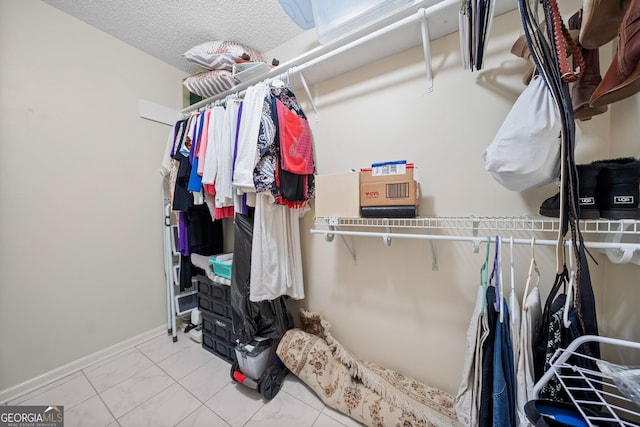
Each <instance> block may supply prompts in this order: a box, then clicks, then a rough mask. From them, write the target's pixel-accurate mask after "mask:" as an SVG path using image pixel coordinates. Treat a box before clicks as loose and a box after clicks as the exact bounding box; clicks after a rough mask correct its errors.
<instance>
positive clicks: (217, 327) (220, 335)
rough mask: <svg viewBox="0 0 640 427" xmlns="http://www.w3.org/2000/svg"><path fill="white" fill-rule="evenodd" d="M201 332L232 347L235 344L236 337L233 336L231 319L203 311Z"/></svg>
mask: <svg viewBox="0 0 640 427" xmlns="http://www.w3.org/2000/svg"><path fill="white" fill-rule="evenodd" d="M202 332H203V333H206V334H208V335H209V336H211V337H213V338H215V339H217V340H220V341H224V342H225V343H227V344H230V345H233V346H235V344H236V336H235V335H234V334H233V328H232V325H231V319H225V318H222V317H218V316H215V315H212V314H209V313H207V312H206V311H203V312H202Z"/></svg>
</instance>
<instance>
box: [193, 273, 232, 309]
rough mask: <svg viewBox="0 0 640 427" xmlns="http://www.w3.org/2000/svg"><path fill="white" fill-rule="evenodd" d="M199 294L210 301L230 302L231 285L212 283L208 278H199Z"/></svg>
mask: <svg viewBox="0 0 640 427" xmlns="http://www.w3.org/2000/svg"><path fill="white" fill-rule="evenodd" d="M198 285H199V286H198V290H199V294H200V295H202V296H205V297H207V298H209V299H213V300H218V301H222V302H226V303H228V302H230V300H231V299H230V295H229V285H224V284H221V283H216V282H212V281H211V280H209V279H208V278H206V277H203V276H198Z"/></svg>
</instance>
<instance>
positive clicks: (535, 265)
mask: <svg viewBox="0 0 640 427" xmlns="http://www.w3.org/2000/svg"><path fill="white" fill-rule="evenodd" d="M535 244H536V238H535V237H532V238H531V262H530V263H529V274H528V275H527V284H526V285H525V287H524V294H523V295H522V308H523V309H526V304H525V302H526V301H527V296H528V294H529V285H530V284H531V275H532V274H533V272H534V271H535V272H536V275H537V278H536V285H535V287H536V288H537V287H538V286H539V285H540V269H539V268H538V262H537V261H536V251H535Z"/></svg>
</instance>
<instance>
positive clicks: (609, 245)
mask: <svg viewBox="0 0 640 427" xmlns="http://www.w3.org/2000/svg"><path fill="white" fill-rule="evenodd" d="M310 231H311V234H324V235H325V237H329V236H333V235H337V236H360V237H381V238H383V239H385V240H388V239H393V238H399V239H422V240H448V241H458V242H472V243H474V244H480V243H486V242H487V237H489V238H490V241H491V243H495V240H496V239H495V235H494V236H491V235H488V236H486V237H479V236H447V235H440V234H405V233H385V232H375V231H347V230H316V229H311V230H310ZM501 238H502V241H503V243H511V237H504V236H501ZM531 241H532V239H522V238H514V239H513V243H514V244H518V245H530V244H531ZM533 243H534V244H535V245H541V246H556V245H557V244H558V242H557V240H544V239H533ZM564 243H565V245H569V244H570V243H571V240H565V242H564ZM584 246H585V247H586V248H594V249H619V250H622V251H634V250H640V243H622V242H620V243H613V242H590V241H586V242H584Z"/></svg>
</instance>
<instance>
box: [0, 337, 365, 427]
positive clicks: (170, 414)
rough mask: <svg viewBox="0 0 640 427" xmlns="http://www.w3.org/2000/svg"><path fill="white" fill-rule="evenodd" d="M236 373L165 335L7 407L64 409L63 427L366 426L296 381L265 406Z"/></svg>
mask: <svg viewBox="0 0 640 427" xmlns="http://www.w3.org/2000/svg"><path fill="white" fill-rule="evenodd" d="M230 367H231V365H230V364H229V363H228V362H226V361H224V360H222V359H220V358H218V357H217V356H215V355H213V354H212V353H210V352H208V351H206V350H204V349H203V348H202V346H201V344H197V343H195V342H193V341H191V340H190V339H188V338H187V337H186V336H180V337H179V340H178V342H176V343H174V342H172V340H171V337H169V336H167V335H162V336H159V337H156V338H154V339H151V340H149V341H146V342H144V343H142V344H140V345H138V346H136V347H134V348H131V349H129V350H126V351H123V352H121V353H119V354H117V355H115V356H112V357H110V358H108V359H106V360H103V361H100V362H97V363H95V364H93V365H91V366H88V367H86V368H85V369H82V370H80V371H78V372H75V373H73V374H71V375H69V376H67V377H64V378H62V379H59V380H57V381H54V382H52V383H50V384H47V385H45V386H42V387H40V388H39V389H37V390H34V391H31V392H29V393H27V394H25V395H23V396H20V397H18V398H15V399H13V400H10V401H8V402H3V404H9V405H51V404H57V405H64V412H65V427H74V426H83V427H84V426H87V427H96V426H109V427H115V426H123V427H129V426H131V427H140V426H154V427H163V426H176V427H198V426H202V427H219V426H234V427H235V426H259V427H263V426H265V427H269V426H278V427H286V426H291V427H305V426H313V427H344V426H347V427H349V426H360V425H361V424H359V423H357V422H356V421H354V420H353V419H351V418H349V417H347V416H345V415H343V414H341V413H339V412H337V411H335V410H333V409H331V408H329V407H327V406H325V405H324V404H323V403H322V401H321V400H320V399H319V398H318V397H317V396H316V395H315V393H314V392H312V391H311V389H309V388H308V387H307V386H306V385H305V384H304V383H303V382H301V381H300V380H299V379H298V378H297V377H295V376H294V375H293V374H289V375H288V376H287V378H286V379H285V381H284V383H283V385H282V389H281V390H280V392H279V393H278V395H277V396H275V397H274V398H273V399H272V400H271V401H268V402H267V401H265V400H264V399H263V398H262V396H261V395H260V394H259V393H258V392H256V391H254V390H251V389H249V388H247V387H245V386H243V385H241V384H237V383H234V382H233V381H231V378H230V375H229V371H230Z"/></svg>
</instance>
